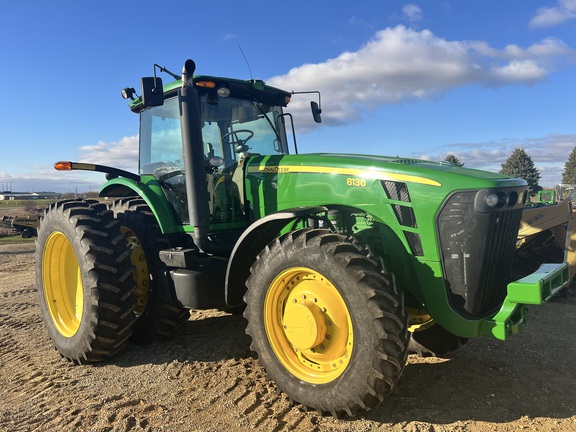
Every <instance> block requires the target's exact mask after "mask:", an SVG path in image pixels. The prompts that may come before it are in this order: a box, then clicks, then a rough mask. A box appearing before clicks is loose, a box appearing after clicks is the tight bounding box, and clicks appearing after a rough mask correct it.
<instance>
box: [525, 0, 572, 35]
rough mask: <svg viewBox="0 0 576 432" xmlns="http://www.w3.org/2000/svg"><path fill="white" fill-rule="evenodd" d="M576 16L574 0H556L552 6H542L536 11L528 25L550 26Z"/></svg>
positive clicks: (535, 26) (534, 26) (536, 26)
mask: <svg viewBox="0 0 576 432" xmlns="http://www.w3.org/2000/svg"><path fill="white" fill-rule="evenodd" d="M574 18H576V0H558V1H557V3H556V6H554V7H543V8H540V9H538V10H537V11H536V15H534V18H532V20H531V21H530V27H533V28H538V27H552V26H556V25H560V24H563V23H564V22H566V21H569V20H572V19H574Z"/></svg>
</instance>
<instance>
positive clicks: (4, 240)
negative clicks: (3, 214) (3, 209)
mask: <svg viewBox="0 0 576 432" xmlns="http://www.w3.org/2000/svg"><path fill="white" fill-rule="evenodd" d="M34 239H35V237H32V238H27V239H25V238H22V237H20V235H15V236H8V237H0V244H3V245H4V244H20V243H32V242H33V241H34Z"/></svg>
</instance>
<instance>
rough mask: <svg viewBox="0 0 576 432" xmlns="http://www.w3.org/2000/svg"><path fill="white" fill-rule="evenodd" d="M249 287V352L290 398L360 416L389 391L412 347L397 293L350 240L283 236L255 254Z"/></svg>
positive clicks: (320, 233)
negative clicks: (252, 351) (257, 357)
mask: <svg viewBox="0 0 576 432" xmlns="http://www.w3.org/2000/svg"><path fill="white" fill-rule="evenodd" d="M247 286H248V291H247V293H246V296H245V301H246V304H247V307H246V311H245V313H244V315H245V317H246V319H247V320H248V326H247V329H246V332H247V333H248V334H249V335H250V336H251V337H252V345H251V348H252V349H253V350H254V351H255V352H256V353H257V354H258V356H259V359H260V361H261V363H262V364H263V366H264V368H265V369H266V371H267V373H268V375H269V376H270V378H271V379H273V380H274V381H275V382H276V383H277V385H278V387H279V388H280V389H281V390H282V391H284V392H285V393H286V394H287V395H288V396H289V397H290V398H291V399H292V400H295V401H297V402H300V403H302V404H304V405H305V406H308V407H311V408H313V409H316V410H318V411H322V412H330V413H332V415H334V416H337V417H340V416H356V415H358V414H360V413H362V412H365V411H368V410H369V409H371V408H373V407H374V406H376V405H377V404H378V403H380V402H381V401H382V400H383V399H384V398H385V397H386V396H387V395H388V394H389V393H390V392H391V391H392V389H393V388H394V386H395V384H396V382H397V381H398V379H399V377H400V375H401V373H402V370H403V368H404V364H405V362H406V354H407V346H408V339H407V338H408V335H407V330H406V323H407V319H406V316H405V314H404V309H403V302H402V295H401V294H400V293H399V292H398V291H397V290H396V288H395V285H394V281H393V278H390V277H387V276H385V275H384V274H383V271H382V269H381V268H380V267H379V266H378V265H377V263H376V262H375V261H374V260H373V259H371V258H370V255H369V252H368V251H367V250H366V249H364V248H362V247H361V246H360V245H359V244H358V243H357V242H356V241H354V240H352V239H350V238H348V237H344V236H342V235H339V234H335V233H332V232H330V231H327V230H318V229H314V230H308V229H304V230H299V231H294V232H291V233H288V234H286V235H284V236H282V237H280V238H279V239H276V240H275V241H273V242H272V243H270V244H269V245H268V246H267V247H266V248H265V249H264V251H262V252H261V253H260V255H259V256H258V259H257V260H256V263H255V264H254V265H253V266H252V268H251V276H250V278H249V279H248V281H247Z"/></svg>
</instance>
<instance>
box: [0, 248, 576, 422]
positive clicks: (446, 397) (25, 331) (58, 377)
mask: <svg viewBox="0 0 576 432" xmlns="http://www.w3.org/2000/svg"><path fill="white" fill-rule="evenodd" d="M33 250H34V243H33V241H32V242H25V243H19V244H1V245H0V401H1V402H0V430H1V431H11V432H12V431H75V430H83V431H142V430H145V431H224V430H226V431H227V432H234V431H246V430H255V431H282V430H287V431H288V430H289V431H306V432H308V431H413V432H416V431H434V432H442V431H460V432H462V431H471V432H476V431H478V432H480V431H487V430H490V431H522V430H525V431H532V430H538V431H574V430H576V386H575V385H574V379H575V376H576V362H574V359H575V358H576V332H575V331H574V328H573V327H574V326H573V322H574V318H573V317H574V315H573V314H574V311H575V310H576V295H574V293H573V292H572V291H569V292H568V293H567V295H565V296H563V297H562V298H559V299H557V300H555V301H553V302H551V303H549V304H547V305H545V306H542V307H534V308H531V310H530V312H531V315H530V320H529V322H528V324H527V326H526V328H525V331H524V332H523V333H522V334H520V335H517V336H515V337H514V338H512V340H510V341H508V342H498V341H494V340H489V339H475V340H471V341H470V342H469V343H468V344H467V345H465V346H464V347H462V348H461V349H459V350H458V351H457V352H455V353H454V355H453V357H452V358H450V359H439V358H435V357H432V358H418V357H415V356H410V358H409V362H408V365H407V366H406V369H405V371H404V374H403V377H402V380H401V382H400V384H399V386H398V387H397V389H396V391H395V392H394V393H393V395H392V396H390V397H389V398H388V399H387V400H386V401H385V402H384V403H383V404H382V405H380V406H379V407H377V408H376V409H375V410H374V411H372V412H371V413H370V414H369V415H367V416H366V417H363V418H360V419H356V420H348V421H344V420H337V419H334V418H331V417H322V416H320V415H319V414H318V413H315V412H304V411H303V410H302V408H301V407H300V406H299V405H292V404H291V403H290V402H289V401H288V400H287V398H286V396H285V395H283V394H278V393H277V391H276V387H275V385H274V384H273V383H272V382H269V381H267V380H266V374H265V372H264V370H263V369H262V368H261V367H260V365H259V364H258V361H257V360H256V359H255V358H254V356H253V355H252V354H251V352H250V350H249V339H248V337H247V336H246V335H245V334H244V322H243V320H242V318H241V317H238V316H234V315H229V314H226V313H222V312H217V311H203V312H199V311H193V312H192V313H191V317H190V320H189V321H188V322H187V324H186V325H185V326H184V328H183V329H182V330H181V331H179V332H178V333H177V334H176V335H174V336H173V337H172V338H171V339H170V340H167V341H163V342H158V343H153V344H150V345H146V346H138V345H129V346H128V347H127V348H126V349H125V350H124V351H122V352H121V353H120V354H119V355H117V356H115V357H113V358H112V359H110V360H108V361H107V362H105V363H102V364H98V365H95V366H74V365H72V364H70V363H68V362H66V361H65V360H64V359H62V358H61V357H60V356H59V355H58V353H57V352H56V351H55V350H54V349H53V347H52V344H51V342H50V340H49V339H48V336H47V334H46V331H45V328H44V325H43V322H42V319H41V317H40V309H39V307H38V301H37V294H36V288H35V277H34V268H33Z"/></svg>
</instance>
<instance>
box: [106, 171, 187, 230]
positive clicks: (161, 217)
mask: <svg viewBox="0 0 576 432" xmlns="http://www.w3.org/2000/svg"><path fill="white" fill-rule="evenodd" d="M99 195H100V196H101V197H129V196H138V197H140V198H142V199H143V200H144V201H146V204H148V207H150V209H151V210H152V212H153V213H154V216H156V220H157V221H158V225H159V226H160V230H161V231H162V233H164V234H168V233H174V232H184V228H183V227H182V224H181V223H180V221H179V219H178V217H177V216H176V212H175V211H174V209H173V208H172V206H171V204H170V203H169V202H168V200H167V199H166V198H165V195H164V192H163V191H162V187H161V186H160V183H159V182H158V180H156V178H154V177H152V176H142V178H141V181H139V182H137V181H134V180H131V179H127V178H123V177H117V178H114V179H111V180H109V181H107V182H106V183H105V184H104V186H102V189H101V190H100V193H99Z"/></svg>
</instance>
